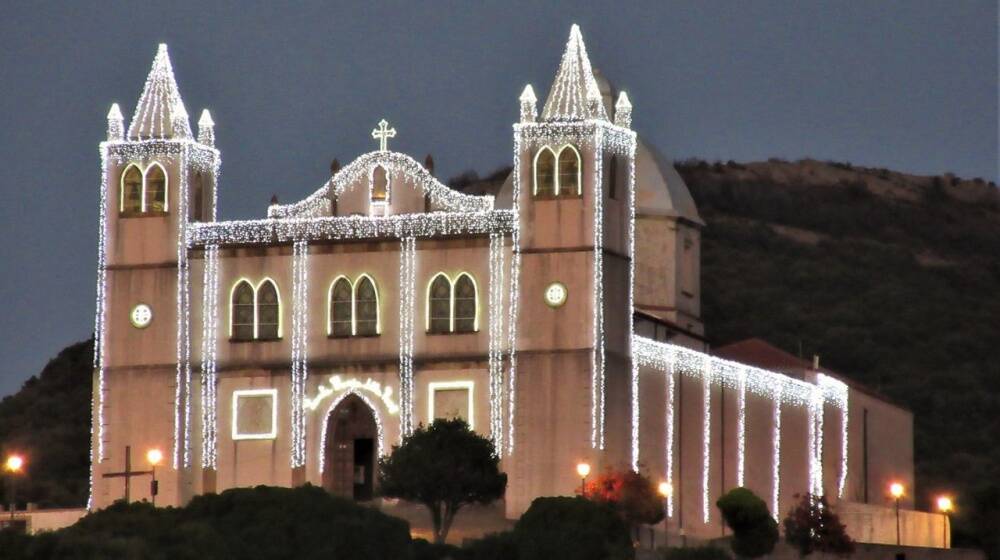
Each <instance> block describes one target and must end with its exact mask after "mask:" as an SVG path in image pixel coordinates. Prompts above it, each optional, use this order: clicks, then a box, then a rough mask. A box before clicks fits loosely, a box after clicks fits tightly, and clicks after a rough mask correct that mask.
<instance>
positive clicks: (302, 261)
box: [291, 241, 309, 468]
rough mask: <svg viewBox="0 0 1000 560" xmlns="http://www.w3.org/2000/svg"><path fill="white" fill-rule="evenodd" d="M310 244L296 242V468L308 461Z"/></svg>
mask: <svg viewBox="0 0 1000 560" xmlns="http://www.w3.org/2000/svg"><path fill="white" fill-rule="evenodd" d="M308 324H309V245H308V243H307V242H305V241H296V242H295V243H294V244H293V245H292V386H291V390H292V391H291V392H292V406H291V408H292V410H291V413H292V418H291V421H292V456H291V465H292V468H297V467H301V466H304V465H305V464H306V419H305V410H304V408H305V407H304V401H305V392H306V381H307V379H308V377H309V370H308V354H309V353H308V336H307V335H308Z"/></svg>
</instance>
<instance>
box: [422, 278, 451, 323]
mask: <svg viewBox="0 0 1000 560" xmlns="http://www.w3.org/2000/svg"><path fill="white" fill-rule="evenodd" d="M427 299H428V301H427V305H428V308H429V313H428V316H429V319H428V325H427V330H429V331H430V332H432V333H446V332H450V331H451V281H450V280H448V277H447V276H445V275H444V274H438V275H437V276H435V277H434V280H433V281H431V285H430V289H429V290H428V297H427Z"/></svg>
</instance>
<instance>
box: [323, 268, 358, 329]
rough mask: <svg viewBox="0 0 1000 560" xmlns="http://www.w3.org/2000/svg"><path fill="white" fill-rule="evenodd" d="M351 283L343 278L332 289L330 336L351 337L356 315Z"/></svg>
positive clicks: (335, 282)
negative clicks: (352, 304) (353, 307)
mask: <svg viewBox="0 0 1000 560" xmlns="http://www.w3.org/2000/svg"><path fill="white" fill-rule="evenodd" d="M352 292H353V289H352V287H351V281H350V280H348V279H347V278H344V277H343V276H342V277H340V278H338V279H336V280H335V281H334V282H333V285H332V286H331V287H330V330H329V332H330V335H331V336H351V331H352V330H353V327H352V325H353V323H354V313H353V309H352V306H351V293H352Z"/></svg>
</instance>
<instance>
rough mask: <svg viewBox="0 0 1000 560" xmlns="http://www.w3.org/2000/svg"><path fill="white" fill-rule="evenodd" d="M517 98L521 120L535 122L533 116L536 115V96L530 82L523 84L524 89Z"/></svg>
mask: <svg viewBox="0 0 1000 560" xmlns="http://www.w3.org/2000/svg"><path fill="white" fill-rule="evenodd" d="M518 99H519V100H520V101H521V122H523V123H524V122H535V118H536V117H538V106H537V103H538V98H537V97H535V90H534V89H532V87H531V84H528V85H526V86H524V91H522V92H521V97H519V98H518Z"/></svg>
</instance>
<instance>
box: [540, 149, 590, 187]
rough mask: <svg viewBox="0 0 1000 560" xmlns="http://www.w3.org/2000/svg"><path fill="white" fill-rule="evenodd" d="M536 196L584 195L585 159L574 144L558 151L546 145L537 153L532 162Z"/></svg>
mask: <svg viewBox="0 0 1000 560" xmlns="http://www.w3.org/2000/svg"><path fill="white" fill-rule="evenodd" d="M532 179H533V185H532V194H533V195H534V196H543V197H556V196H565V195H571V196H581V195H582V194H583V158H582V156H581V155H580V151H579V150H578V149H577V148H576V146H574V145H573V144H563V145H562V146H561V147H560V148H559V149H558V150H555V149H553V148H552V147H551V146H548V145H544V146H542V147H541V148H539V149H538V151H537V152H535V157H534V160H533V162H532Z"/></svg>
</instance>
